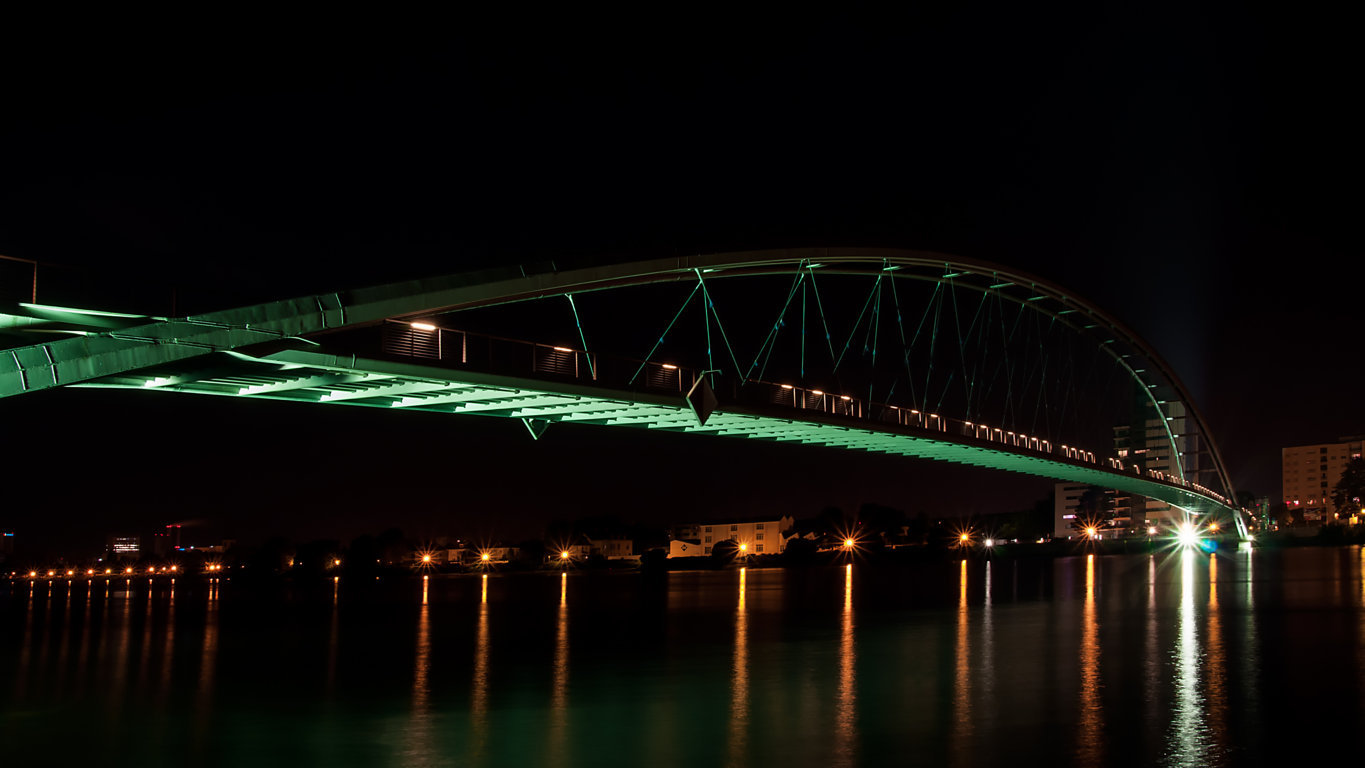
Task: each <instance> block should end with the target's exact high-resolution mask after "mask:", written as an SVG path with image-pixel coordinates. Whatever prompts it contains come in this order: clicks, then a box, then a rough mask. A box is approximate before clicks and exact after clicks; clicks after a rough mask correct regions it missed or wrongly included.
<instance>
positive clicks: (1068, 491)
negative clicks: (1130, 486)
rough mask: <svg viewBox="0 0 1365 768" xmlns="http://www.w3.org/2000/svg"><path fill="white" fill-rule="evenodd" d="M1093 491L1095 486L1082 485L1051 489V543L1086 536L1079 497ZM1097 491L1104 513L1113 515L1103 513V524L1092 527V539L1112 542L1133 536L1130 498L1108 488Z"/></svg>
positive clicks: (1061, 486) (1059, 484)
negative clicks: (1101, 495) (1102, 497)
mask: <svg viewBox="0 0 1365 768" xmlns="http://www.w3.org/2000/svg"><path fill="white" fill-rule="evenodd" d="M1096 487H1098V486H1093V485H1088V484H1086V483H1057V484H1056V485H1055V486H1053V492H1054V493H1053V502H1052V512H1053V528H1052V537H1053V538H1054V539H1076V538H1082V537H1084V536H1086V535H1087V534H1086V533H1085V531H1084V530H1083V529H1084V528H1085V525H1086V522H1088V521H1085V520H1083V519H1082V518H1084V516H1085V513H1084V512H1082V511H1081V509H1080V507H1081V497H1083V496H1084V495H1085V492H1086V491H1088V490H1090V489H1091V488H1096ZM1100 491H1101V492H1102V493H1103V494H1104V499H1105V502H1106V504H1107V505H1108V510H1109V511H1111V512H1112V513H1113V514H1112V515H1110V514H1107V513H1106V515H1105V520H1104V521H1103V523H1104V524H1103V525H1099V526H1096V531H1095V535H1094V536H1093V537H1092V538H1097V539H1112V538H1117V537H1119V536H1124V535H1128V534H1132V533H1135V532H1137V530H1136V529H1135V528H1134V527H1133V520H1132V505H1133V500H1134V497H1132V496H1129V495H1128V494H1126V493H1119V492H1118V491H1115V490H1112V489H1108V488H1100ZM1139 501H1141V499H1139ZM1097 522H1098V521H1097ZM1142 530H1144V531H1145V530H1146V528H1145V527H1143V529H1142Z"/></svg>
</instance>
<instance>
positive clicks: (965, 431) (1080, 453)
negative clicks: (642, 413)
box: [381, 321, 1222, 499]
mask: <svg viewBox="0 0 1365 768" xmlns="http://www.w3.org/2000/svg"><path fill="white" fill-rule="evenodd" d="M381 343H382V350H383V352H384V353H386V354H389V355H395V356H399V357H406V358H418V359H425V360H433V361H438V362H441V363H443V364H445V365H453V366H459V367H469V368H474V369H477V370H481V371H486V372H489V373H505V374H509V375H519V376H520V375H526V374H527V373H530V374H533V375H535V376H538V377H549V378H555V379H561V380H574V381H580V382H583V383H590V384H595V385H599V386H611V387H619V388H622V389H642V390H646V391H655V392H670V393H678V394H684V393H686V392H687V391H688V390H690V389H691V388H692V386H693V385H694V384H695V383H696V381H697V378H698V377H699V376H701V375H703V371H701V370H700V369H695V368H690V367H687V366H682V365H678V364H675V363H669V362H663V361H641V360H630V359H627V358H618V357H612V356H601V355H598V354H595V353H589V352H587V351H585V350H581V349H574V348H572V347H566V346H556V345H551V344H543V343H538V342H532V341H525V340H522V339H509V338H504V337H499V336H491V335H487V334H480V333H474V332H470V331H463V330H458V329H449V328H442V327H437V326H436V325H434V324H427V323H407V322H399V321H389V322H387V323H385V324H384V330H383V334H382V342H381ZM717 395H718V396H720V397H722V398H723V399H724V398H728V399H731V400H732V401H735V402H740V403H744V402H748V403H750V404H758V405H764V406H773V405H777V406H784V407H788V408H793V409H796V410H800V411H811V412H817V413H821V414H827V415H832V416H838V417H843V418H849V419H857V420H864V421H873V422H877V423H881V424H888V425H895V426H898V427H905V428H912V429H918V430H926V431H930V432H942V433H948V434H953V435H956V436H958V437H963V438H967V439H968V440H972V441H979V442H983V443H993V444H997V445H1003V446H1008V447H1010V448H1014V449H1017V450H1021V451H1029V452H1033V453H1039V454H1045V455H1048V456H1052V457H1060V458H1063V459H1067V460H1070V461H1075V462H1080V463H1085V464H1099V463H1101V462H1100V460H1099V459H1098V457H1096V455H1095V453H1094V452H1093V451H1088V450H1085V449H1083V448H1080V447H1077V446H1073V445H1057V446H1054V445H1053V444H1052V442H1051V441H1049V440H1048V439H1046V438H1041V437H1038V436H1037V435H1030V434H1026V433H1024V432H1018V431H1015V430H1009V429H1005V428H1003V427H997V426H993V425H990V424H982V423H979V422H972V421H966V420H962V419H954V418H951V417H948V416H944V415H942V414H937V413H926V412H924V411H921V410H920V409H916V408H908V407H904V406H899V405H893V404H890V403H879V402H876V401H870V400H867V399H865V398H859V397H857V396H854V395H847V394H843V393H839V392H830V391H826V390H823V389H815V388H810V387H802V386H798V385H795V384H784V383H780V382H770V381H762V380H758V379H749V380H747V381H744V382H742V383H738V382H732V385H731V386H730V387H721V388H720V391H718V392H717ZM1104 463H1105V464H1107V465H1108V467H1109V469H1111V470H1114V471H1118V472H1129V471H1131V472H1133V473H1134V474H1137V475H1143V474H1146V475H1147V476H1148V477H1151V478H1152V479H1155V480H1160V481H1163V482H1167V483H1171V484H1175V485H1180V486H1184V487H1188V488H1192V489H1195V490H1198V491H1200V492H1201V493H1204V494H1207V495H1209V496H1213V497H1215V498H1218V499H1222V497H1221V496H1220V495H1219V494H1217V493H1214V492H1213V491H1212V490H1211V489H1208V488H1206V487H1204V486H1202V485H1199V484H1197V483H1192V482H1190V481H1188V480H1186V479H1184V478H1182V477H1179V476H1177V475H1171V474H1167V473H1165V472H1161V471H1159V470H1147V471H1146V472H1145V473H1144V472H1143V470H1142V468H1141V467H1139V466H1136V465H1125V463H1124V462H1123V460H1122V459H1120V458H1116V457H1106V458H1105V459H1104Z"/></svg>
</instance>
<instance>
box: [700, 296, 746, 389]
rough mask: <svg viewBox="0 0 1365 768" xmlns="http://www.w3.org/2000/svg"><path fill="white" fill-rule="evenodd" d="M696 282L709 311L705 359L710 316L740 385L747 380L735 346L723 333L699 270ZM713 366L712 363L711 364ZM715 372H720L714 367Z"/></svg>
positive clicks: (708, 357)
mask: <svg viewBox="0 0 1365 768" xmlns="http://www.w3.org/2000/svg"><path fill="white" fill-rule="evenodd" d="M696 272H697V282H698V283H699V284H700V285H701V294H702V301H703V302H705V304H706V311H707V312H708V313H709V314H708V315H707V320H706V360H707V362H708V363H709V362H711V318H712V317H715V319H716V329H717V330H719V331H720V339H721V341H723V342H725V351H726V352H729V353H730V364H731V365H733V366H735V375H736V376H738V377H739V384H740V386H744V383H745V382H746V381H747V380H748V379H747V378H746V377H745V375H744V369H743V368H740V367H739V359H738V358H736V357H735V348H734V347H732V346H730V337H729V336H727V335H726V334H725V324H724V323H722V322H721V321H720V312H719V311H717V310H716V304H715V302H714V301H712V300H711V292H710V291H708V290H707V289H706V281H705V280H704V279H702V276H701V270H700V269H698V270H697V271H696ZM711 367H712V368H715V365H714V364H713V365H712V366H711ZM715 372H716V373H720V372H721V371H720V370H719V369H716V371H715Z"/></svg>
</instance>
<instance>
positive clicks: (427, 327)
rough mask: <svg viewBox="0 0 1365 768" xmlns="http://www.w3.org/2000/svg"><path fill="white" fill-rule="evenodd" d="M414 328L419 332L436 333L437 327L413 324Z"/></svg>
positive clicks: (429, 324) (427, 324)
mask: <svg viewBox="0 0 1365 768" xmlns="http://www.w3.org/2000/svg"><path fill="white" fill-rule="evenodd" d="M412 327H413V328H414V329H416V330H419V331H434V330H436V326H434V325H432V324H431V323H412Z"/></svg>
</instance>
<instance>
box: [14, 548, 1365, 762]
mask: <svg viewBox="0 0 1365 768" xmlns="http://www.w3.org/2000/svg"><path fill="white" fill-rule="evenodd" d="M1363 569H1365V553H1362V550H1361V548H1359V547H1350V548H1335V549H1293V550H1285V551H1263V550H1256V551H1248V550H1242V551H1235V552H1226V551H1225V552H1221V553H1219V554H1216V555H1206V554H1202V553H1192V552H1191V553H1172V554H1161V555H1153V556H1148V555H1123V556H1105V557H1096V556H1087V555H1083V554H1082V555H1077V556H1075V557H1067V558H1061V559H1056V560H1051V559H1021V560H1011V559H995V560H980V559H975V560H969V561H958V560H953V561H951V562H935V563H924V564H920V565H916V566H904V567H900V566H898V567H875V568H874V567H870V566H868V565H866V564H863V563H858V562H856V561H855V562H854V563H853V564H851V565H848V566H838V567H820V568H807V569H791V570H782V569H753V568H749V569H744V570H739V569H735V570H722V571H692V572H675V573H671V574H656V575H651V574H638V573H625V574H621V573H615V574H609V573H579V572H569V573H567V574H558V573H554V574H551V573H535V574H513V575H499V574H493V575H490V576H487V577H483V576H478V575H472V576H458V577H441V576H433V577H431V578H429V579H421V578H413V579H410V580H409V579H387V580H384V581H381V582H379V583H350V582H348V580H347V579H346V578H344V577H343V578H342V579H340V580H339V581H336V582H326V583H322V584H317V585H312V586H308V587H306V588H305V587H299V586H294V587H290V588H287V589H281V590H275V591H266V592H262V591H258V590H245V589H241V588H239V587H236V586H234V585H233V584H231V583H230V582H227V581H226V580H206V579H202V578H183V577H182V578H180V579H178V580H177V581H176V582H174V583H172V582H167V581H161V580H157V581H154V582H149V581H148V580H147V579H146V578H142V579H131V580H130V579H121V580H114V581H108V582H106V581H103V580H97V581H93V582H87V581H84V580H76V581H71V582H68V581H66V580H52V581H49V580H46V579H42V580H38V581H35V582H27V581H25V582H19V583H17V584H16V586H15V587H14V590H13V592H12V593H11V594H10V595H8V596H7V597H4V598H0V600H2V601H3V602H2V603H0V610H2V611H3V612H2V613H0V622H3V623H2V624H0V702H3V704H4V706H3V710H0V743H2V744H3V749H4V753H3V754H4V755H5V764H6V765H16V766H19V765H73V764H80V763H91V764H101V765H140V766H155V765H189V764H196V765H208V766H215V765H224V766H235V765H243V766H246V765H250V766H262V765H290V766H300V765H322V764H326V765H330V766H349V765H356V766H360V765H365V766H369V765H381V766H382V765H394V766H400V765H401V766H426V765H430V766H447V765H449V766H455V765H459V766H465V765H473V766H504V765H516V766H573V765H608V766H609V765H622V766H625V765H641V764H648V765H664V766H668V765H678V766H692V765H698V766H710V765H732V766H746V765H753V766H760V765H779V764H780V765H789V766H805V765H811V766H816V765H818V766H829V765H893V764H894V765H962V766H966V765H1005V764H1009V765H1032V764H1053V765H1172V766H1184V765H1189V766H1195V765H1201V766H1202V765H1260V764H1266V763H1270V762H1276V761H1279V760H1282V759H1299V758H1301V757H1303V756H1305V755H1306V754H1309V753H1317V754H1327V753H1330V752H1331V751H1333V750H1332V748H1333V747H1335V746H1339V745H1343V744H1353V743H1355V741H1356V737H1357V736H1358V734H1359V733H1362V732H1365V696H1363V692H1365V580H1362V570H1363Z"/></svg>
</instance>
